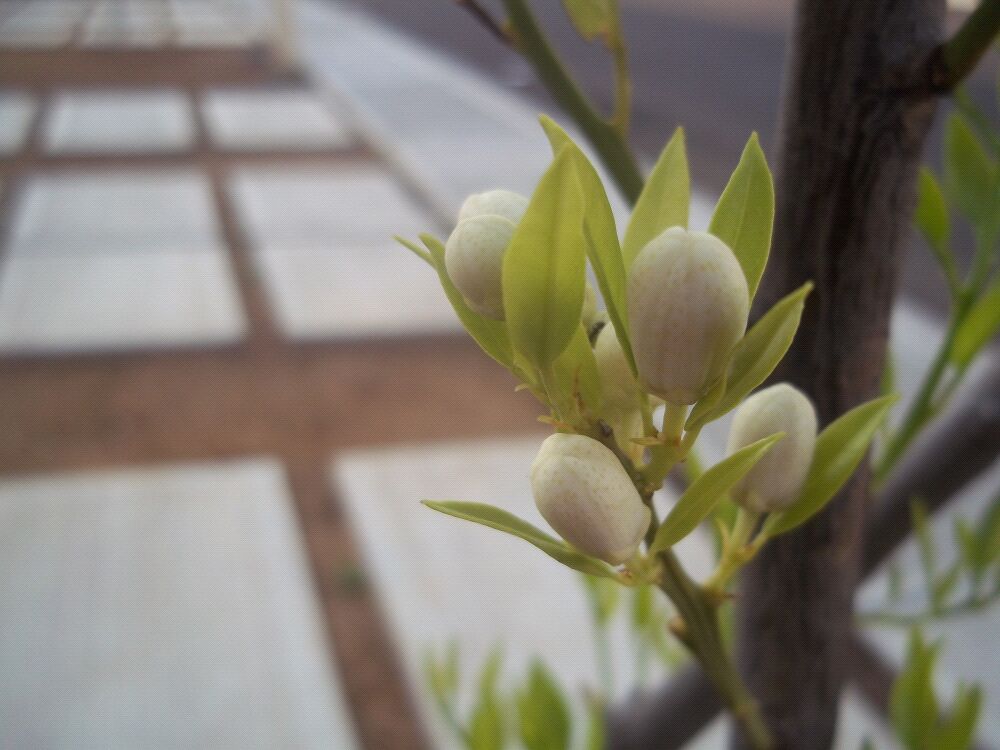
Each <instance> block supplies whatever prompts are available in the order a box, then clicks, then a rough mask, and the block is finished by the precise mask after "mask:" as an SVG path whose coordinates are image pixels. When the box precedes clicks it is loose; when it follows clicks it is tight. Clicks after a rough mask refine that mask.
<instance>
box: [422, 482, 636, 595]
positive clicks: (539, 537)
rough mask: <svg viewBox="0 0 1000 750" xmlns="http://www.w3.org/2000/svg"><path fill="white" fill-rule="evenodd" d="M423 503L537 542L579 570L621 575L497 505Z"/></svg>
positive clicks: (549, 553)
mask: <svg viewBox="0 0 1000 750" xmlns="http://www.w3.org/2000/svg"><path fill="white" fill-rule="evenodd" d="M423 503H424V505H426V506H427V507H428V508H433V509H434V510H436V511H440V512H441V513H444V514H445V515H449V516H453V517H455V518H461V519H462V520H464V521H472V522H473V523H478V524H481V525H483V526H489V527H490V528H491V529H496V530H497V531H503V532H504V533H506V534H511V535H513V536H516V537H519V538H520V539H523V540H524V541H526V542H528V543H529V544H533V545H535V546H536V547H538V549H540V550H541V551H542V552H544V553H545V554H546V555H548V556H549V557H551V558H553V559H555V560H558V561H559V562H561V563H562V564H563V565H565V566H567V567H569V568H572V569H573V570H577V571H579V572H580V573H586V574H587V575H591V576H599V577H601V578H614V579H616V580H617V579H618V573H617V572H615V570H614V568H612V567H611V566H610V565H608V564H607V563H606V562H604V561H603V560H598V559H597V558H595V557H590V556H589V555H585V554H583V553H582V552H579V551H577V550H575V549H573V548H572V547H570V546H569V545H568V544H566V543H565V542H564V541H562V540H560V539H556V538H555V537H552V536H549V535H548V534H546V533H545V532H544V531H542V530H541V529H539V528H538V527H537V526H533V525H532V524H530V523H528V522H527V521H524V520H522V519H520V518H518V517H517V516H515V515H513V514H512V513H508V512H507V511H505V510H502V509H501V508H497V507H496V506H494V505H486V504H485V503H469V502H463V501H460V500H424V501H423Z"/></svg>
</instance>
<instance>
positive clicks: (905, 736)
mask: <svg viewBox="0 0 1000 750" xmlns="http://www.w3.org/2000/svg"><path fill="white" fill-rule="evenodd" d="M937 652H938V647H937V646H936V645H930V646H929V645H926V644H925V643H924V640H923V637H922V636H921V634H920V631H919V629H916V628H915V629H914V630H913V632H912V633H911V634H910V645H909V650H908V653H907V657H906V664H905V666H904V668H903V671H902V672H900V674H899V676H898V677H897V678H896V681H895V683H894V684H893V686H892V695H891V696H890V699H889V715H890V717H891V719H892V724H893V727H894V728H895V729H896V733H897V734H898V735H899V736H900V738H902V740H903V742H904V744H905V745H906V746H907V747H908V748H924V747H928V745H927V744H926V742H927V739H928V738H929V737H930V736H931V733H932V732H933V730H934V726H935V724H937V721H938V705H937V698H936V697H935V696H934V680H933V673H934V661H935V660H936V659H937Z"/></svg>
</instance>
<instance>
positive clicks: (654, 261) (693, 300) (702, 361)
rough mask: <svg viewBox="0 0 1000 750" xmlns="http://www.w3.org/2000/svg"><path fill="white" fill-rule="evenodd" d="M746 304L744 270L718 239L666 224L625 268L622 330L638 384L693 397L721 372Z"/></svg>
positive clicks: (674, 396)
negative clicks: (625, 327) (624, 327)
mask: <svg viewBox="0 0 1000 750" xmlns="http://www.w3.org/2000/svg"><path fill="white" fill-rule="evenodd" d="M749 308H750V298H749V292H748V290H747V281H746V277H745V276H744V275H743V270H742V269H741V268H740V264H739V261H737V260H736V256H735V255H734V254H733V251H732V250H730V249H729V247H728V246H727V245H726V244H725V243H724V242H723V241H722V240H720V239H719V238H717V237H715V236H713V235H711V234H708V233H706V232H689V231H687V230H686V229H683V228H682V227H671V228H670V229H667V230H666V231H665V232H663V233H662V234H661V235H660V236H659V237H656V238H655V239H654V240H652V241H651V242H650V243H649V244H648V245H646V246H645V247H644V248H643V249H642V251H641V252H640V253H639V255H638V257H636V259H635V261H634V262H633V263H632V268H631V270H630V272H629V279H628V315H629V333H630V334H631V337H632V346H633V350H634V352H635V361H636V366H637V368H638V370H639V377H640V380H641V381H642V384H643V385H644V386H645V388H646V389H647V390H648V391H650V392H651V393H653V394H655V395H657V396H659V397H660V398H662V399H663V400H664V401H666V402H667V403H670V404H675V405H688V404H693V403H695V402H696V401H697V400H698V399H700V398H701V397H702V396H704V395H705V393H707V392H708V390H709V388H711V387H712V385H713V384H714V383H715V382H716V381H717V380H718V379H719V377H721V376H722V374H723V373H724V372H725V369H726V367H727V365H728V364H729V358H730V355H731V354H732V351H733V347H734V346H736V343H737V342H738V341H739V340H740V338H742V336H743V333H744V331H745V330H746V325H747V315H748V313H749Z"/></svg>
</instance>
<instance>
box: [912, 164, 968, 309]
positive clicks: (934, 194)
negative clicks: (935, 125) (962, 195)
mask: <svg viewBox="0 0 1000 750" xmlns="http://www.w3.org/2000/svg"><path fill="white" fill-rule="evenodd" d="M913 220H914V222H915V223H916V225H917V229H919V230H920V233H921V234H922V235H923V236H924V239H925V240H927V244H928V245H929V246H930V248H931V251H932V252H933V253H934V257H935V258H937V262H938V264H939V265H940V266H941V270H942V271H944V275H945V278H947V280H948V287H949V289H951V290H952V291H953V292H954V291H955V290H957V289H958V270H957V268H956V267H955V256H954V254H953V253H952V251H951V241H950V238H951V217H950V216H949V215H948V205H947V204H946V203H945V200H944V193H942V192H941V186H940V185H939V184H938V181H937V179H936V178H935V177H934V173H933V172H931V170H929V169H928V168H927V167H921V168H920V180H919V182H918V183H917V208H916V211H915V212H914V214H913Z"/></svg>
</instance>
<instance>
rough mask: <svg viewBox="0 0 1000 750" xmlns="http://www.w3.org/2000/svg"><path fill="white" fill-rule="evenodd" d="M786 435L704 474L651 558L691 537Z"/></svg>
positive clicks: (667, 523) (664, 528)
mask: <svg viewBox="0 0 1000 750" xmlns="http://www.w3.org/2000/svg"><path fill="white" fill-rule="evenodd" d="M784 436H785V433H783V432H778V433H775V434H774V435H770V436H768V437H766V438H764V439H763V440H758V441H757V442H755V443H751V444H750V445H748V446H746V447H744V448H741V449H740V450H738V451H736V452H735V453H734V454H733V455H731V456H728V457H726V458H724V459H723V460H722V461H720V462H719V463H717V464H716V465H715V466H713V467H712V468H711V469H708V470H707V471H706V472H705V473H704V474H702V475H701V476H700V477H699V478H698V480H697V481H696V482H694V484H692V485H691V486H690V487H688V488H687V490H685V491H684V494H683V495H681V497H680V500H678V501H677V504H676V505H674V507H673V508H672V509H671V510H670V514H669V515H668V516H667V517H666V519H665V520H664V521H663V523H662V524H660V528H659V529H657V530H656V538H655V539H654V540H653V546H652V547H650V549H649V552H650V554H656V553H657V552H662V551H663V550H665V549H667V548H669V547H671V546H673V545H674V544H676V543H677V542H679V541H680V540H681V539H683V538H684V537H686V536H687V535H688V534H690V533H691V532H692V531H694V529H695V528H696V527H697V526H698V524H699V523H701V522H702V521H703V520H704V519H705V518H707V517H708V515H709V514H710V513H711V512H712V510H713V509H714V508H715V506H716V504H717V503H718V502H719V501H720V500H721V499H722V498H723V497H724V496H725V494H726V493H727V492H728V491H729V488H730V487H732V486H733V485H734V484H736V483H737V482H738V481H740V479H742V478H743V476H744V475H745V474H746V473H747V472H748V471H750V469H752V468H753V467H754V466H755V465H756V464H757V462H758V461H760V460H761V459H762V458H763V457H764V455H765V454H766V453H767V452H768V450H770V448H771V446H772V445H774V444H775V443H776V442H778V441H779V440H781V438H783V437H784Z"/></svg>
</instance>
